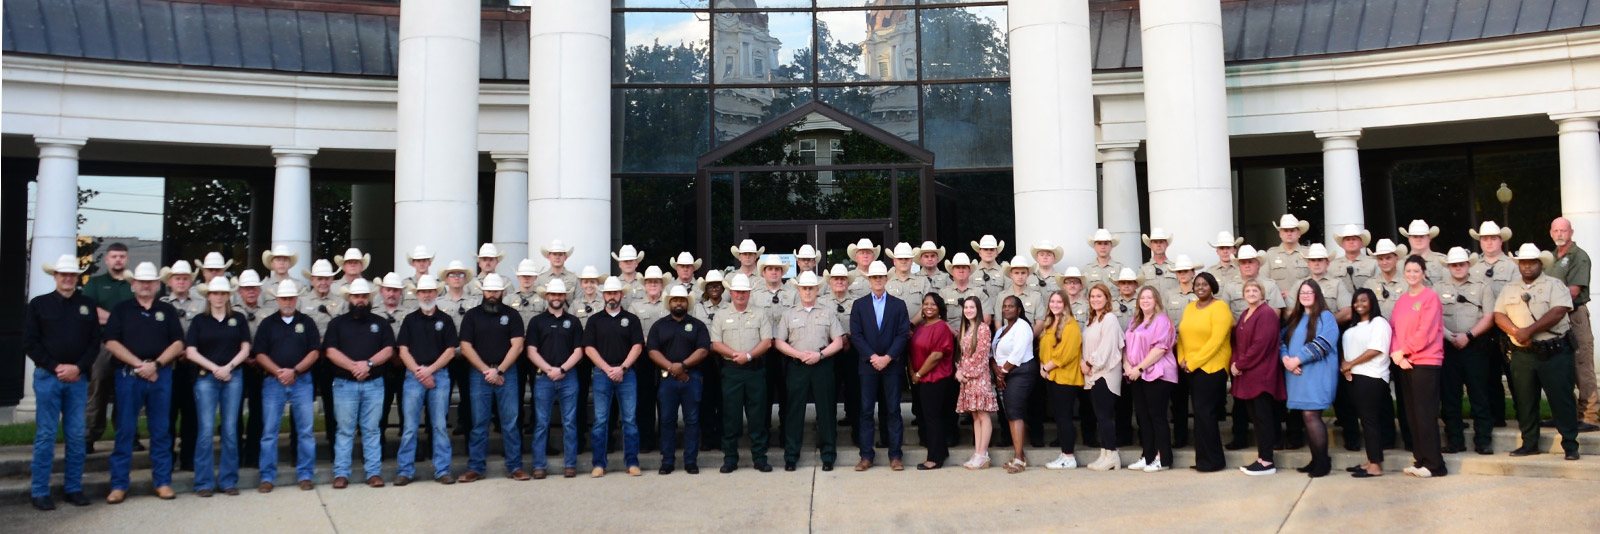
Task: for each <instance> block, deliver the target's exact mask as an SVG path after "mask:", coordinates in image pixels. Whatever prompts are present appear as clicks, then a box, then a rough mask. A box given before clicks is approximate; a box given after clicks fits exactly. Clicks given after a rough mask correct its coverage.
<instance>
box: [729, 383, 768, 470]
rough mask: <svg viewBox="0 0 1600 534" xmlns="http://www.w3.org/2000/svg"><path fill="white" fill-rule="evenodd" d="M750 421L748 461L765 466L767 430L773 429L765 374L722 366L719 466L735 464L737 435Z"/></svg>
mask: <svg viewBox="0 0 1600 534" xmlns="http://www.w3.org/2000/svg"><path fill="white" fill-rule="evenodd" d="M746 420H748V421H749V422H750V459H751V460H754V461H755V463H756V465H761V464H765V463H767V429H768V428H769V427H771V426H772V406H770V405H768V404H767V372H766V371H765V370H763V369H739V368H737V367H734V366H732V365H725V366H723V367H722V463H723V465H738V463H739V435H740V434H743V433H744V427H745V421H746Z"/></svg>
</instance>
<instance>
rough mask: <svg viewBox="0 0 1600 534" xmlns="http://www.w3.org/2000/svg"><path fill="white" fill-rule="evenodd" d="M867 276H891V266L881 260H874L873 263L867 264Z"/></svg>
mask: <svg viewBox="0 0 1600 534" xmlns="http://www.w3.org/2000/svg"><path fill="white" fill-rule="evenodd" d="M867 276H868V277H872V276H889V268H888V267H886V266H884V264H883V262H881V261H878V260H872V263H871V264H869V265H867Z"/></svg>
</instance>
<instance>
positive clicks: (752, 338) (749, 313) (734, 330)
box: [711, 306, 772, 368]
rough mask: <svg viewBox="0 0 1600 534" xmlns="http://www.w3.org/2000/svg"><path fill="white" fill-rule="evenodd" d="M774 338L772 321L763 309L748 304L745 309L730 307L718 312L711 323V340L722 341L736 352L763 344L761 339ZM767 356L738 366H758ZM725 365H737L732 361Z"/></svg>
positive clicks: (714, 341)
mask: <svg viewBox="0 0 1600 534" xmlns="http://www.w3.org/2000/svg"><path fill="white" fill-rule="evenodd" d="M770 338H772V322H771V321H768V320H767V318H766V315H765V314H764V313H763V312H762V310H760V309H758V308H756V307H754V306H747V307H745V309H744V311H739V310H736V309H731V308H730V309H729V310H728V311H725V312H722V313H720V314H717V320H716V322H714V323H712V324H711V341H712V342H713V343H722V344H724V345H727V346H728V348H731V349H733V350H734V351H735V352H746V351H749V350H751V349H754V348H756V345H759V344H761V340H763V339H770ZM763 360H765V358H757V359H756V360H755V361H753V362H750V363H748V364H744V365H740V366H738V367H748V368H758V367H760V366H761V365H762V361H763ZM723 363H724V364H725V365H735V364H733V363H732V362H723Z"/></svg>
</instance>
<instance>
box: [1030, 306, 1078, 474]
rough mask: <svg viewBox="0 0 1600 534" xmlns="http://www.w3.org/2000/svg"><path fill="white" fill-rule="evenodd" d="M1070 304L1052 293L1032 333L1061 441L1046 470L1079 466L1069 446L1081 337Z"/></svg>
mask: <svg viewBox="0 0 1600 534" xmlns="http://www.w3.org/2000/svg"><path fill="white" fill-rule="evenodd" d="M1070 301H1071V299H1069V298H1067V292H1066V291H1064V290H1059V289H1058V290H1056V291H1054V292H1051V293H1050V299H1049V300H1048V301H1047V302H1046V303H1045V311H1046V315H1045V316H1044V317H1043V318H1041V319H1040V321H1039V329H1038V330H1035V331H1034V335H1035V336H1037V337H1038V340H1039V361H1040V362H1043V365H1041V366H1040V367H1039V374H1040V375H1043V376H1044V379H1045V380H1046V382H1045V391H1046V392H1048V393H1049V394H1050V409H1051V410H1054V411H1055V413H1056V438H1057V439H1058V440H1060V441H1061V454H1060V455H1059V456H1056V459H1055V461H1053V462H1050V463H1049V464H1046V465H1045V467H1046V468H1049V469H1073V468H1076V467H1078V459H1077V457H1076V456H1074V455H1073V453H1072V444H1073V442H1074V441H1077V436H1076V435H1074V432H1073V426H1072V414H1074V413H1077V406H1076V404H1077V400H1078V395H1079V394H1081V393H1082V391H1083V370H1082V369H1080V368H1079V366H1078V362H1079V361H1080V360H1082V359H1083V336H1082V335H1081V333H1080V332H1079V330H1078V321H1077V319H1074V318H1073V317H1072V310H1071V309H1070V307H1069V306H1068V305H1067V303H1068V302H1070Z"/></svg>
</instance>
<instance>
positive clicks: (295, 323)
mask: <svg viewBox="0 0 1600 534" xmlns="http://www.w3.org/2000/svg"><path fill="white" fill-rule="evenodd" d="M255 339H256V342H255V344H254V345H251V346H250V350H252V351H254V352H255V353H256V354H265V355H267V359H270V360H272V364H273V365H276V366H278V367H283V368H291V367H294V366H295V365H297V364H299V363H300V361H301V360H304V359H305V358H306V355H307V354H310V353H311V351H314V350H317V349H318V348H319V347H320V346H321V345H322V341H321V340H322V337H321V333H320V332H318V331H317V323H316V321H312V320H311V317H309V316H307V315H306V314H304V313H300V312H295V314H294V316H293V317H291V318H290V319H289V321H288V322H284V320H283V315H282V314H277V313H275V314H272V316H271V317H267V318H265V319H262V321H261V326H259V327H257V328H256V338H255Z"/></svg>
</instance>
